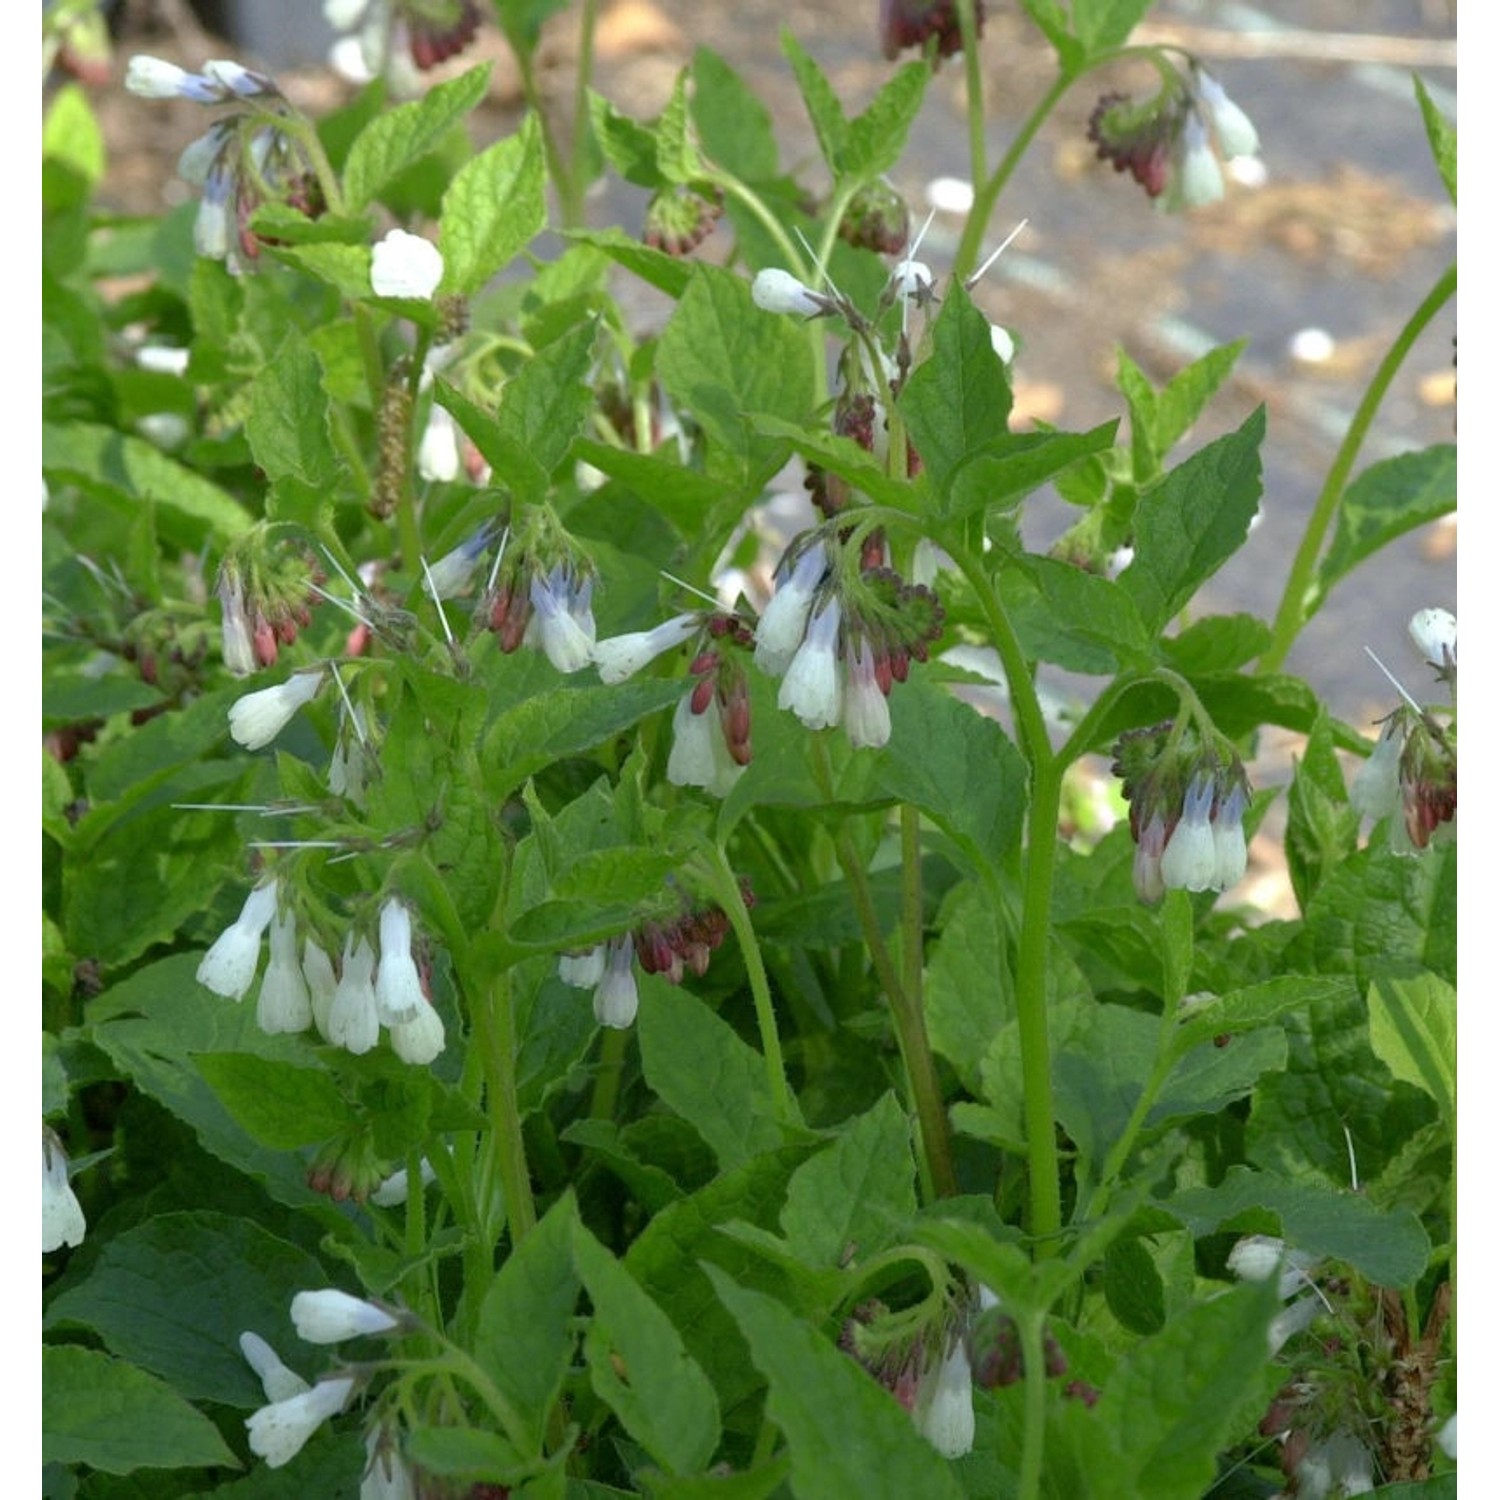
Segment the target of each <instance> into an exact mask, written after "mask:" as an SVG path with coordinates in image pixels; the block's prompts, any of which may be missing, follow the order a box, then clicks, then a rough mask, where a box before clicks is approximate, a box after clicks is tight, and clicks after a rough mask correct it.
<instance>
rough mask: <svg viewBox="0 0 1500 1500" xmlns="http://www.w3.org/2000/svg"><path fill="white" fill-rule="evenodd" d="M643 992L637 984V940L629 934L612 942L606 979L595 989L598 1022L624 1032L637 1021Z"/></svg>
mask: <svg viewBox="0 0 1500 1500" xmlns="http://www.w3.org/2000/svg"><path fill="white" fill-rule="evenodd" d="M639 1007H640V991H639V989H638V988H637V986H636V981H635V940H634V938H632V937H631V935H630V934H629V933H628V932H627V933H624V934H622V935H621V936H620V937H613V938H611V939H610V940H609V947H608V950H607V952H606V954H605V960H604V977H603V978H602V979H600V981H599V984H598V986H597V988H596V989H595V990H594V1019H595V1020H596V1021H597V1022H598V1023H599V1024H600V1025H601V1026H610V1027H613V1028H614V1029H615V1030H617V1031H623V1030H625V1029H626V1028H627V1027H629V1026H630V1024H631V1023H632V1022H633V1021H634V1020H635V1013H636V1011H637V1010H638V1009H639Z"/></svg>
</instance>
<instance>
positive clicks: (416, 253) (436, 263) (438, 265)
mask: <svg viewBox="0 0 1500 1500" xmlns="http://www.w3.org/2000/svg"><path fill="white" fill-rule="evenodd" d="M442 279H443V256H442V252H441V251H440V250H439V249H438V247H437V246H436V245H434V244H433V243H432V241H431V240H425V239H423V238H422V236H421V235H419V234H408V233H407V232H406V230H404V229H393V230H391V232H390V233H389V234H388V235H386V237H385V238H384V239H383V240H380V241H379V242H378V243H377V244H376V246H375V248H374V249H373V250H372V251H371V253H370V287H371V289H372V290H373V291H374V293H375V295H376V296H377V297H415V298H417V299H418V300H420V301H423V302H427V301H430V300H431V298H432V294H433V293H434V292H435V291H437V289H438V283H439V282H440V281H442Z"/></svg>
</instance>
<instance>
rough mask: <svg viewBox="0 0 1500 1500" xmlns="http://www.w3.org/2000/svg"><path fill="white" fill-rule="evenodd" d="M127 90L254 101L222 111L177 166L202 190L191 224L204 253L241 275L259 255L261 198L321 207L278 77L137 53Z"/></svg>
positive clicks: (308, 209)
mask: <svg viewBox="0 0 1500 1500" xmlns="http://www.w3.org/2000/svg"><path fill="white" fill-rule="evenodd" d="M125 87H126V88H127V89H129V90H130V92H131V93H133V94H138V95H140V96H141V97H142V98H146V99H171V98H179V99H191V100H193V101H194V102H195V103H198V104H204V105H218V104H244V105H248V106H249V108H246V109H239V110H235V111H233V112H231V113H229V114H225V115H222V116H221V117H220V118H219V119H218V120H216V121H215V122H214V123H213V125H211V126H210V127H209V129H208V131H207V132H206V133H205V134H203V135H201V136H199V137H198V139H197V140H195V141H193V142H192V143H191V144H190V145H189V146H188V147H187V149H186V150H185V151H184V152H183V153H182V157H181V159H180V160H179V162H178V164H177V171H178V175H179V176H181V177H182V178H183V180H184V181H186V182H189V183H192V184H193V185H194V186H196V187H201V188H202V190H203V196H202V200H201V202H200V204H199V208H198V216H197V218H196V220H195V221H194V224H193V243H194V245H195V247H196V248H197V251H198V254H199V255H203V256H207V257H208V258H209V259H211V260H222V261H223V262H224V263H225V265H226V266H227V267H228V268H229V269H230V270H231V271H233V272H236V273H238V272H240V271H242V270H244V269H245V266H246V264H247V263H253V262H254V261H255V260H256V258H257V257H258V256H259V254H260V249H261V242H260V240H259V238H258V237H257V236H256V235H255V234H254V232H253V231H252V230H251V228H250V220H251V218H252V216H253V215H254V213H255V211H256V209H258V208H259V207H260V206H261V204H262V203H268V202H279V203H285V204H288V205H289V206H291V207H293V208H296V209H300V210H301V211H302V212H303V213H305V214H307V215H308V216H309V217H310V218H317V217H318V216H319V215H320V214H322V212H323V211H324V209H325V207H326V204H325V202H324V198H323V189H322V185H321V184H320V182H319V180H318V176H317V173H316V171H315V169H314V167H313V163H312V161H311V159H310V158H309V156H308V155H307V152H306V150H305V148H304V147H303V145H302V144H301V142H300V140H299V139H298V137H297V135H296V133H295V132H292V131H289V130H287V129H286V128H285V127H284V125H283V124H281V123H279V122H280V121H282V120H284V119H285V118H286V112H287V106H286V102H285V99H284V97H283V95H282V93H281V90H280V89H279V88H278V87H277V85H276V82H275V80H274V79H272V78H269V77H267V76H266V75H265V74H264V73H257V72H254V71H252V70H251V69H249V68H246V67H243V66H241V65H240V64H239V63H237V62H231V61H222V60H221V61H215V62H209V63H205V64H204V66H203V71H202V72H201V73H189V72H187V71H186V70H185V69H183V68H179V67H177V66H176V65H175V64H174V63H169V62H164V61H163V60H162V59H161V58H157V57H145V56H138V57H133V58H132V59H131V60H130V67H129V69H128V71H127V72H126V75H125Z"/></svg>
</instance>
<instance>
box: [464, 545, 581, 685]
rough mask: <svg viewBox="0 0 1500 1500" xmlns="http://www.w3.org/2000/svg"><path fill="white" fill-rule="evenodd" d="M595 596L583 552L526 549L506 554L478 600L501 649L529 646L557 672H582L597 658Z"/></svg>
mask: <svg viewBox="0 0 1500 1500" xmlns="http://www.w3.org/2000/svg"><path fill="white" fill-rule="evenodd" d="M593 599H594V571H593V567H592V565H591V564H589V563H588V562H587V561H586V560H585V559H584V558H583V557H582V556H581V555H578V554H575V553H571V552H564V553H562V554H561V555H555V556H554V557H553V559H552V560H550V561H544V560H543V559H542V558H541V557H540V556H538V555H536V554H530V555H523V556H521V557H519V558H517V559H516V560H515V561H514V562H511V561H509V560H507V562H506V564H505V566H504V567H503V568H502V569H501V571H500V572H499V574H498V575H497V577H496V579H495V582H494V583H493V585H492V586H491V587H490V588H489V589H488V590H487V591H486V593H485V595H484V597H483V598H482V599H481V600H480V602H479V618H480V620H481V621H482V622H483V624H484V626H485V627H486V628H487V629H489V630H493V631H494V632H495V634H496V636H497V637H498V638H499V643H500V649H501V650H502V651H504V652H507V653H509V652H512V651H515V650H517V649H519V648H520V647H521V646H523V645H524V646H531V647H533V648H535V649H536V650H539V651H541V652H543V653H544V654H545V656H546V658H547V660H548V661H550V662H551V663H552V665H553V666H554V667H556V668H557V670H558V671H559V672H580V671H582V670H583V668H584V667H586V666H588V664H589V662H590V661H591V660H592V659H593V651H594V642H595V625H594V605H593Z"/></svg>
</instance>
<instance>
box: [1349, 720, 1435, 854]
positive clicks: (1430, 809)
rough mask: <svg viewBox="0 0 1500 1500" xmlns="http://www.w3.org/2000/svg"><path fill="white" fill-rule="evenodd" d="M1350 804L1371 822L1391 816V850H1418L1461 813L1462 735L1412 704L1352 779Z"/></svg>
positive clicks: (1387, 727) (1388, 722)
mask: <svg viewBox="0 0 1500 1500" xmlns="http://www.w3.org/2000/svg"><path fill="white" fill-rule="evenodd" d="M1349 805H1350V806H1351V807H1352V808H1353V809H1354V810H1355V811H1356V812H1357V813H1359V814H1360V816H1361V817H1364V818H1368V819H1370V820H1371V822H1374V823H1379V822H1380V821H1381V820H1382V819H1390V839H1391V849H1392V851H1393V852H1395V853H1397V854H1415V853H1418V852H1419V851H1421V850H1423V849H1425V848H1427V846H1428V845H1429V844H1430V843H1431V842H1432V840H1433V837H1434V835H1436V834H1437V833H1438V831H1439V829H1441V828H1442V827H1443V826H1444V825H1445V824H1446V825H1450V826H1451V825H1452V824H1453V823H1454V820H1455V819H1456V818H1457V816H1458V737H1457V733H1456V731H1455V730H1454V729H1453V728H1452V727H1451V726H1448V727H1445V726H1444V725H1442V724H1440V723H1439V722H1438V721H1437V719H1436V718H1435V717H1434V716H1433V715H1432V714H1431V713H1425V712H1422V711H1420V710H1417V709H1413V708H1410V707H1408V706H1406V705H1403V706H1402V707H1400V708H1398V709H1397V710H1396V711H1395V712H1394V713H1393V714H1391V716H1390V717H1389V718H1388V719H1387V720H1386V721H1385V727H1384V729H1383V730H1382V731H1381V736H1380V739H1379V740H1378V741H1377V742H1376V745H1375V748H1374V750H1373V751H1371V752H1370V756H1369V758H1368V759H1367V760H1366V761H1365V762H1364V763H1363V764H1362V765H1361V766H1360V768H1359V770H1358V771H1356V772H1355V774H1354V779H1353V781H1352V782H1350V784H1349Z"/></svg>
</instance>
